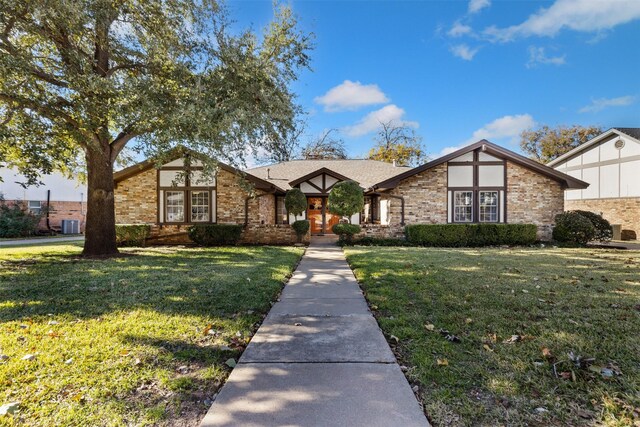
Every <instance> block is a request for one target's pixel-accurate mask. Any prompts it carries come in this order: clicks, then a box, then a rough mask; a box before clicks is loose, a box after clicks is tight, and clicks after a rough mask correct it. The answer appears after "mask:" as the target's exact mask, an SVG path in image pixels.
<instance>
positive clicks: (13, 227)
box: [0, 198, 42, 237]
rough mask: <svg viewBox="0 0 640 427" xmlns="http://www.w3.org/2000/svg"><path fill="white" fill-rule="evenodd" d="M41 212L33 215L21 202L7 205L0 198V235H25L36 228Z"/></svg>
mask: <svg viewBox="0 0 640 427" xmlns="http://www.w3.org/2000/svg"><path fill="white" fill-rule="evenodd" d="M40 219H42V214H40V215H35V214H33V213H31V212H29V210H28V209H27V208H26V207H25V206H24V204H22V203H15V204H12V205H8V204H6V203H5V202H4V200H3V199H1V198H0V237H27V236H32V235H34V234H35V233H36V231H37V230H38V223H40Z"/></svg>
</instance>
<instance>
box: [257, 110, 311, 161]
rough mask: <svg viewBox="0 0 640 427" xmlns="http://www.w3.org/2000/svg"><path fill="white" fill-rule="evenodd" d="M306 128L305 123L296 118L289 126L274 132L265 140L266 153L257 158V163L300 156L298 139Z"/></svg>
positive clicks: (286, 159) (287, 159)
mask: <svg viewBox="0 0 640 427" xmlns="http://www.w3.org/2000/svg"><path fill="white" fill-rule="evenodd" d="M306 130H307V123H306V121H304V120H303V119H297V120H296V121H294V122H293V124H292V125H291V126H290V127H287V128H285V129H284V130H283V131H282V132H281V133H279V134H276V135H275V136H274V137H273V139H271V140H270V141H268V142H267V144H266V147H265V149H266V151H267V153H266V154H265V155H263V156H261V157H260V158H258V162H259V163H280V162H288V161H289V160H293V159H296V158H298V157H300V140H301V139H302V134H304V132H305V131H306Z"/></svg>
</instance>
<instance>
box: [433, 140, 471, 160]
mask: <svg viewBox="0 0 640 427" xmlns="http://www.w3.org/2000/svg"><path fill="white" fill-rule="evenodd" d="M465 145H469V144H463V145H456V146H451V147H444V148H443V149H442V150H440V152H439V153H438V154H436V156H435V158H436V159H437V158H438V157H442V156H446V155H447V154H451V153H453V152H454V151H458V150H459V149H461V148H462V147H464V146H465Z"/></svg>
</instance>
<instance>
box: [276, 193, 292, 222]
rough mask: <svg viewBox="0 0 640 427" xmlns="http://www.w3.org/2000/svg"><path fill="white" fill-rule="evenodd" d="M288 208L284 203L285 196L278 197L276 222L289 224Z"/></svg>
mask: <svg viewBox="0 0 640 427" xmlns="http://www.w3.org/2000/svg"><path fill="white" fill-rule="evenodd" d="M288 223H289V218H288V216H287V208H286V207H285V205H284V197H276V224H288Z"/></svg>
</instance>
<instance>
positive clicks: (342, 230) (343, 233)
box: [331, 224, 362, 240]
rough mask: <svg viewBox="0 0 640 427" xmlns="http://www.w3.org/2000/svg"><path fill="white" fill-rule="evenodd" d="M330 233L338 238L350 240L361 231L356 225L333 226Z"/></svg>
mask: <svg viewBox="0 0 640 427" xmlns="http://www.w3.org/2000/svg"><path fill="white" fill-rule="evenodd" d="M331 231H333V232H334V233H335V234H337V235H338V236H340V238H341V239H345V238H346V239H347V240H351V238H352V237H353V236H354V235H355V234H358V233H359V232H360V231H362V229H361V228H360V226H359V225H357V224H335V225H334V226H333V227H331Z"/></svg>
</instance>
